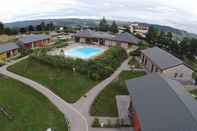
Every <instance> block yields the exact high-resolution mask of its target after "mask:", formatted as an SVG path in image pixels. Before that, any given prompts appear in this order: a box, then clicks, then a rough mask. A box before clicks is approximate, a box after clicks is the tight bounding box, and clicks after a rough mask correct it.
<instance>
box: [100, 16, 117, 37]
mask: <svg viewBox="0 0 197 131" xmlns="http://www.w3.org/2000/svg"><path fill="white" fill-rule="evenodd" d="M97 30H98V31H103V32H108V31H109V32H112V33H118V26H117V24H116V22H115V21H113V22H112V24H111V25H110V24H109V23H108V22H107V20H106V19H105V17H103V19H101V20H100V23H99V25H98V27H97Z"/></svg>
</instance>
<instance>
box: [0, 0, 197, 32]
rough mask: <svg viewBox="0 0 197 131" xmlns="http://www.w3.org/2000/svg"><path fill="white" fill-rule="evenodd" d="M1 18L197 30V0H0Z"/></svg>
mask: <svg viewBox="0 0 197 131" xmlns="http://www.w3.org/2000/svg"><path fill="white" fill-rule="evenodd" d="M0 2H1V7H0V21H3V22H12V21H22V20H34V19H45V18H75V17H76V18H102V16H105V17H106V18H108V19H114V20H128V21H141V22H149V23H154V24H162V25H168V26H173V27H177V28H180V29H185V30H187V31H190V32H194V33H197V0H0Z"/></svg>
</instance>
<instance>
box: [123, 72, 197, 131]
mask: <svg viewBox="0 0 197 131" xmlns="http://www.w3.org/2000/svg"><path fill="white" fill-rule="evenodd" d="M126 83H127V88H128V91H129V94H130V97H131V102H130V107H129V118H130V119H131V122H132V125H133V129H134V131H197V102H196V100H195V99H194V98H193V97H192V95H191V94H189V93H188V92H187V91H186V90H185V89H184V87H183V86H182V85H181V84H180V83H178V82H177V81H175V80H171V79H169V78H167V77H165V76H162V75H160V74H159V73H152V74H149V75H146V76H143V77H139V78H135V79H131V80H128V81H127V82H126Z"/></svg>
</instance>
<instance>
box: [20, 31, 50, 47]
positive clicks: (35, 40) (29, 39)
mask: <svg viewBox="0 0 197 131" xmlns="http://www.w3.org/2000/svg"><path fill="white" fill-rule="evenodd" d="M49 40H50V37H49V36H48V35H45V34H37V35H35V34H33V35H26V36H22V37H20V38H19V39H18V42H17V43H18V44H19V45H20V46H23V47H26V48H34V47H41V46H43V45H44V44H45V43H46V42H49Z"/></svg>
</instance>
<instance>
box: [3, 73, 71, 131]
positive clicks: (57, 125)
mask: <svg viewBox="0 0 197 131" xmlns="http://www.w3.org/2000/svg"><path fill="white" fill-rule="evenodd" d="M0 109H1V111H0V130H1V131H46V129H47V128H53V129H54V131H67V125H66V124H65V120H64V115H63V114H62V113H60V112H59V111H58V110H57V109H56V107H55V106H53V105H52V104H51V103H50V102H49V101H48V100H47V99H46V98H45V97H44V96H42V95H41V94H40V93H38V92H36V91H34V90H33V89H31V88H30V87H27V86H26V85H24V84H22V83H20V82H17V81H16V80H13V79H10V78H8V77H5V76H2V75H0Z"/></svg>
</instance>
